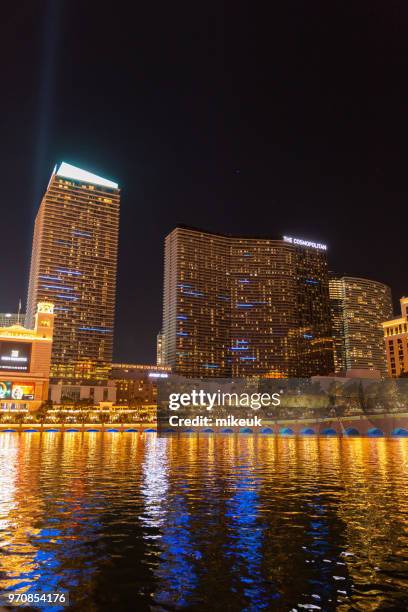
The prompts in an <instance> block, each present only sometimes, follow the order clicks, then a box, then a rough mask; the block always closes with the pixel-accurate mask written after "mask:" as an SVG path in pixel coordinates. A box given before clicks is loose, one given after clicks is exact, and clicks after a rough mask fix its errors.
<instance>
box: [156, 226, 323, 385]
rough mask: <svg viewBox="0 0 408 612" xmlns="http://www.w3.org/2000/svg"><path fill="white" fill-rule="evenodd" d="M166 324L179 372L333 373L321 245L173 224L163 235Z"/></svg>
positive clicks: (169, 355) (169, 359)
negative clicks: (228, 233) (245, 235)
mask: <svg viewBox="0 0 408 612" xmlns="http://www.w3.org/2000/svg"><path fill="white" fill-rule="evenodd" d="M163 333H164V334H165V338H166V342H165V363H167V364H168V365H171V366H172V369H173V372H174V373H175V374H181V375H184V376H188V377H230V376H233V377H246V376H266V377H274V378H280V377H287V376H298V377H308V376H312V375H315V374H329V373H332V372H333V367H334V366H333V341H332V337H331V319H330V301H329V283H328V269H327V247H326V246H325V245H323V244H318V243H313V242H309V241H305V240H301V239H297V238H291V237H284V238H283V239H269V238H256V237H243V236H227V235H222V234H214V233H211V232H206V231H201V230H198V229H194V228H188V227H184V226H179V227H177V228H176V229H174V230H173V231H172V232H171V233H170V234H169V235H168V236H167V238H166V241H165V270H164V301H163Z"/></svg>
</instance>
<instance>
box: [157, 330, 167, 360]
mask: <svg viewBox="0 0 408 612" xmlns="http://www.w3.org/2000/svg"><path fill="white" fill-rule="evenodd" d="M165 355H166V336H165V335H164V334H163V332H162V331H160V332H159V333H158V334H157V352H156V363H157V365H158V366H162V365H165V363H166V361H165V359H166V357H165Z"/></svg>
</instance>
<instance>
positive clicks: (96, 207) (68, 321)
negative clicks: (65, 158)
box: [26, 162, 120, 383]
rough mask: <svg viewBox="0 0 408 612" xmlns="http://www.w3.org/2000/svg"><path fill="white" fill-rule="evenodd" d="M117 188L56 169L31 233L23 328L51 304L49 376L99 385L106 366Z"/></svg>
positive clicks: (72, 170) (105, 375)
mask: <svg viewBox="0 0 408 612" xmlns="http://www.w3.org/2000/svg"><path fill="white" fill-rule="evenodd" d="M119 203H120V191H119V188H118V185H117V183H114V182H113V181H109V180H107V179H105V178H101V177H99V176H96V175H95V174H92V173H91V172H87V171H85V170H81V169H80V168H76V167H75V166H71V165H70V164H67V163H64V162H63V163H61V164H60V165H59V167H58V168H57V167H56V168H55V169H54V172H53V173H52V175H51V178H50V181H49V184H48V187H47V190H46V192H45V195H44V197H43V199H42V202H41V205H40V208H39V211H38V214H37V217H36V221H35V227H34V239H33V248H32V255H31V270H30V282H29V289H28V301H27V314H26V323H27V325H28V326H30V325H31V324H32V321H33V316H34V313H35V310H36V305H37V303H38V302H40V301H50V302H53V303H54V305H55V310H54V312H55V315H56V316H55V327H54V342H53V348H52V361H51V377H52V379H53V381H54V382H58V381H64V382H72V383H81V382H86V383H89V382H90V381H96V382H101V381H104V380H106V379H107V378H108V373H109V368H110V364H111V362H112V345H113V326H114V311H115V295H116V267H117V252H118V233H119Z"/></svg>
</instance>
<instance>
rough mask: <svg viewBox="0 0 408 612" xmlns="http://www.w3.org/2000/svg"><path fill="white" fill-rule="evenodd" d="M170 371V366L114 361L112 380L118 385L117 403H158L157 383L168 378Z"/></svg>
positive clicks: (134, 404)
mask: <svg viewBox="0 0 408 612" xmlns="http://www.w3.org/2000/svg"><path fill="white" fill-rule="evenodd" d="M170 373H171V368H170V366H157V365H139V364H129V363H113V364H112V370H111V380H112V381H114V383H115V386H116V404H117V405H126V406H132V407H143V406H154V405H156V402H157V384H156V383H157V381H158V380H160V379H163V378H168V376H169V375H170Z"/></svg>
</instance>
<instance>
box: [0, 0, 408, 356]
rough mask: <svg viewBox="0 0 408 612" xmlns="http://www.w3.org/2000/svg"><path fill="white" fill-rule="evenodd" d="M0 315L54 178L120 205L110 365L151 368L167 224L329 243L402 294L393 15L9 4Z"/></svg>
mask: <svg viewBox="0 0 408 612" xmlns="http://www.w3.org/2000/svg"><path fill="white" fill-rule="evenodd" d="M1 16H2V19H1V24H2V25H1V36H0V49H1V58H2V62H1V65H2V71H1V78H2V87H1V98H0V107H1V114H0V121H1V131H0V134H1V138H0V151H1V160H2V163H1V167H0V172H1V196H0V198H1V200H0V202H1V220H2V232H1V241H2V257H1V259H0V273H1V279H2V290H1V294H0V311H10V310H11V311H15V309H16V304H17V302H18V298H19V296H22V297H23V303H24V302H25V299H26V292H27V279H28V270H29V257H30V250H31V240H32V228H33V220H34V217H35V213H36V209H37V207H38V204H39V198H40V196H41V194H42V192H43V191H44V189H45V187H46V184H47V181H48V178H49V175H50V173H51V171H52V168H53V166H54V164H55V163H56V162H57V161H61V160H64V161H67V162H70V163H73V164H75V165H78V166H80V167H83V168H85V169H87V170H90V171H92V172H96V173H97V174H101V175H103V176H106V177H107V178H112V179H113V180H117V181H118V182H119V184H120V186H121V188H122V208H121V236H120V260H119V280H118V299H117V323H116V339H115V345H116V348H115V358H116V359H123V360H129V361H134V362H145V363H147V362H152V361H153V360H154V359H155V337H156V332H157V331H158V329H159V328H160V326H161V308H162V268H163V266H162V262H163V239H164V237H165V235H166V234H167V233H168V232H169V231H170V230H171V229H172V228H173V227H174V226H175V225H176V224H178V223H184V224H187V225H193V226H198V227H203V228H206V229H209V230H212V231H217V232H227V233H243V234H251V233H256V234H259V233H262V234H267V235H268V234H270V235H271V236H276V235H281V234H283V233H286V234H292V235H295V236H299V237H305V238H309V239H314V240H318V241H321V242H327V243H328V245H329V261H330V267H331V269H333V270H336V271H339V272H347V273H349V274H353V275H357V276H358V275H361V276H367V277H370V278H374V279H377V280H381V281H384V282H386V283H388V284H389V285H390V286H391V287H392V290H393V295H394V300H395V301H396V302H397V301H398V299H399V297H400V296H401V295H403V294H408V278H407V271H406V268H407V266H406V259H405V258H406V250H407V243H406V232H407V229H406V225H407V213H406V211H407V207H408V199H407V192H408V185H407V180H408V172H407V157H408V123H407V116H408V104H407V102H408V100H407V92H408V88H407V74H408V61H407V60H408V37H407V33H406V32H407V19H408V6H407V4H406V2H403V0H400V1H396V0H388V2H386V3H385V2H384V1H383V0H381V1H380V0H367V1H357V2H356V1H354V2H353V1H347V0H341V1H340V2H336V1H335V0H332V1H330V2H327V0H324V1H321V2H318V1H317V2H307V1H306V0H305V1H303V2H301V1H294V0H286V1H285V2H268V3H264V4H263V3H261V2H259V3H257V2H239V1H237V2H222V1H221V0H220V1H218V2H215V3H212V2H198V1H195V2H194V1H192V2H191V1H190V2H168V1H166V2H138V1H134V2H129V3H126V2H122V1H121V0H119V1H117V2H103V1H98V2H94V1H93V0H86V2H85V1H83V0H81V1H76V0H65V2H64V1H62V0H41V1H37V0H20V1H19V2H10V3H7V7H6V3H4V5H3V6H2V8H1Z"/></svg>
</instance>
